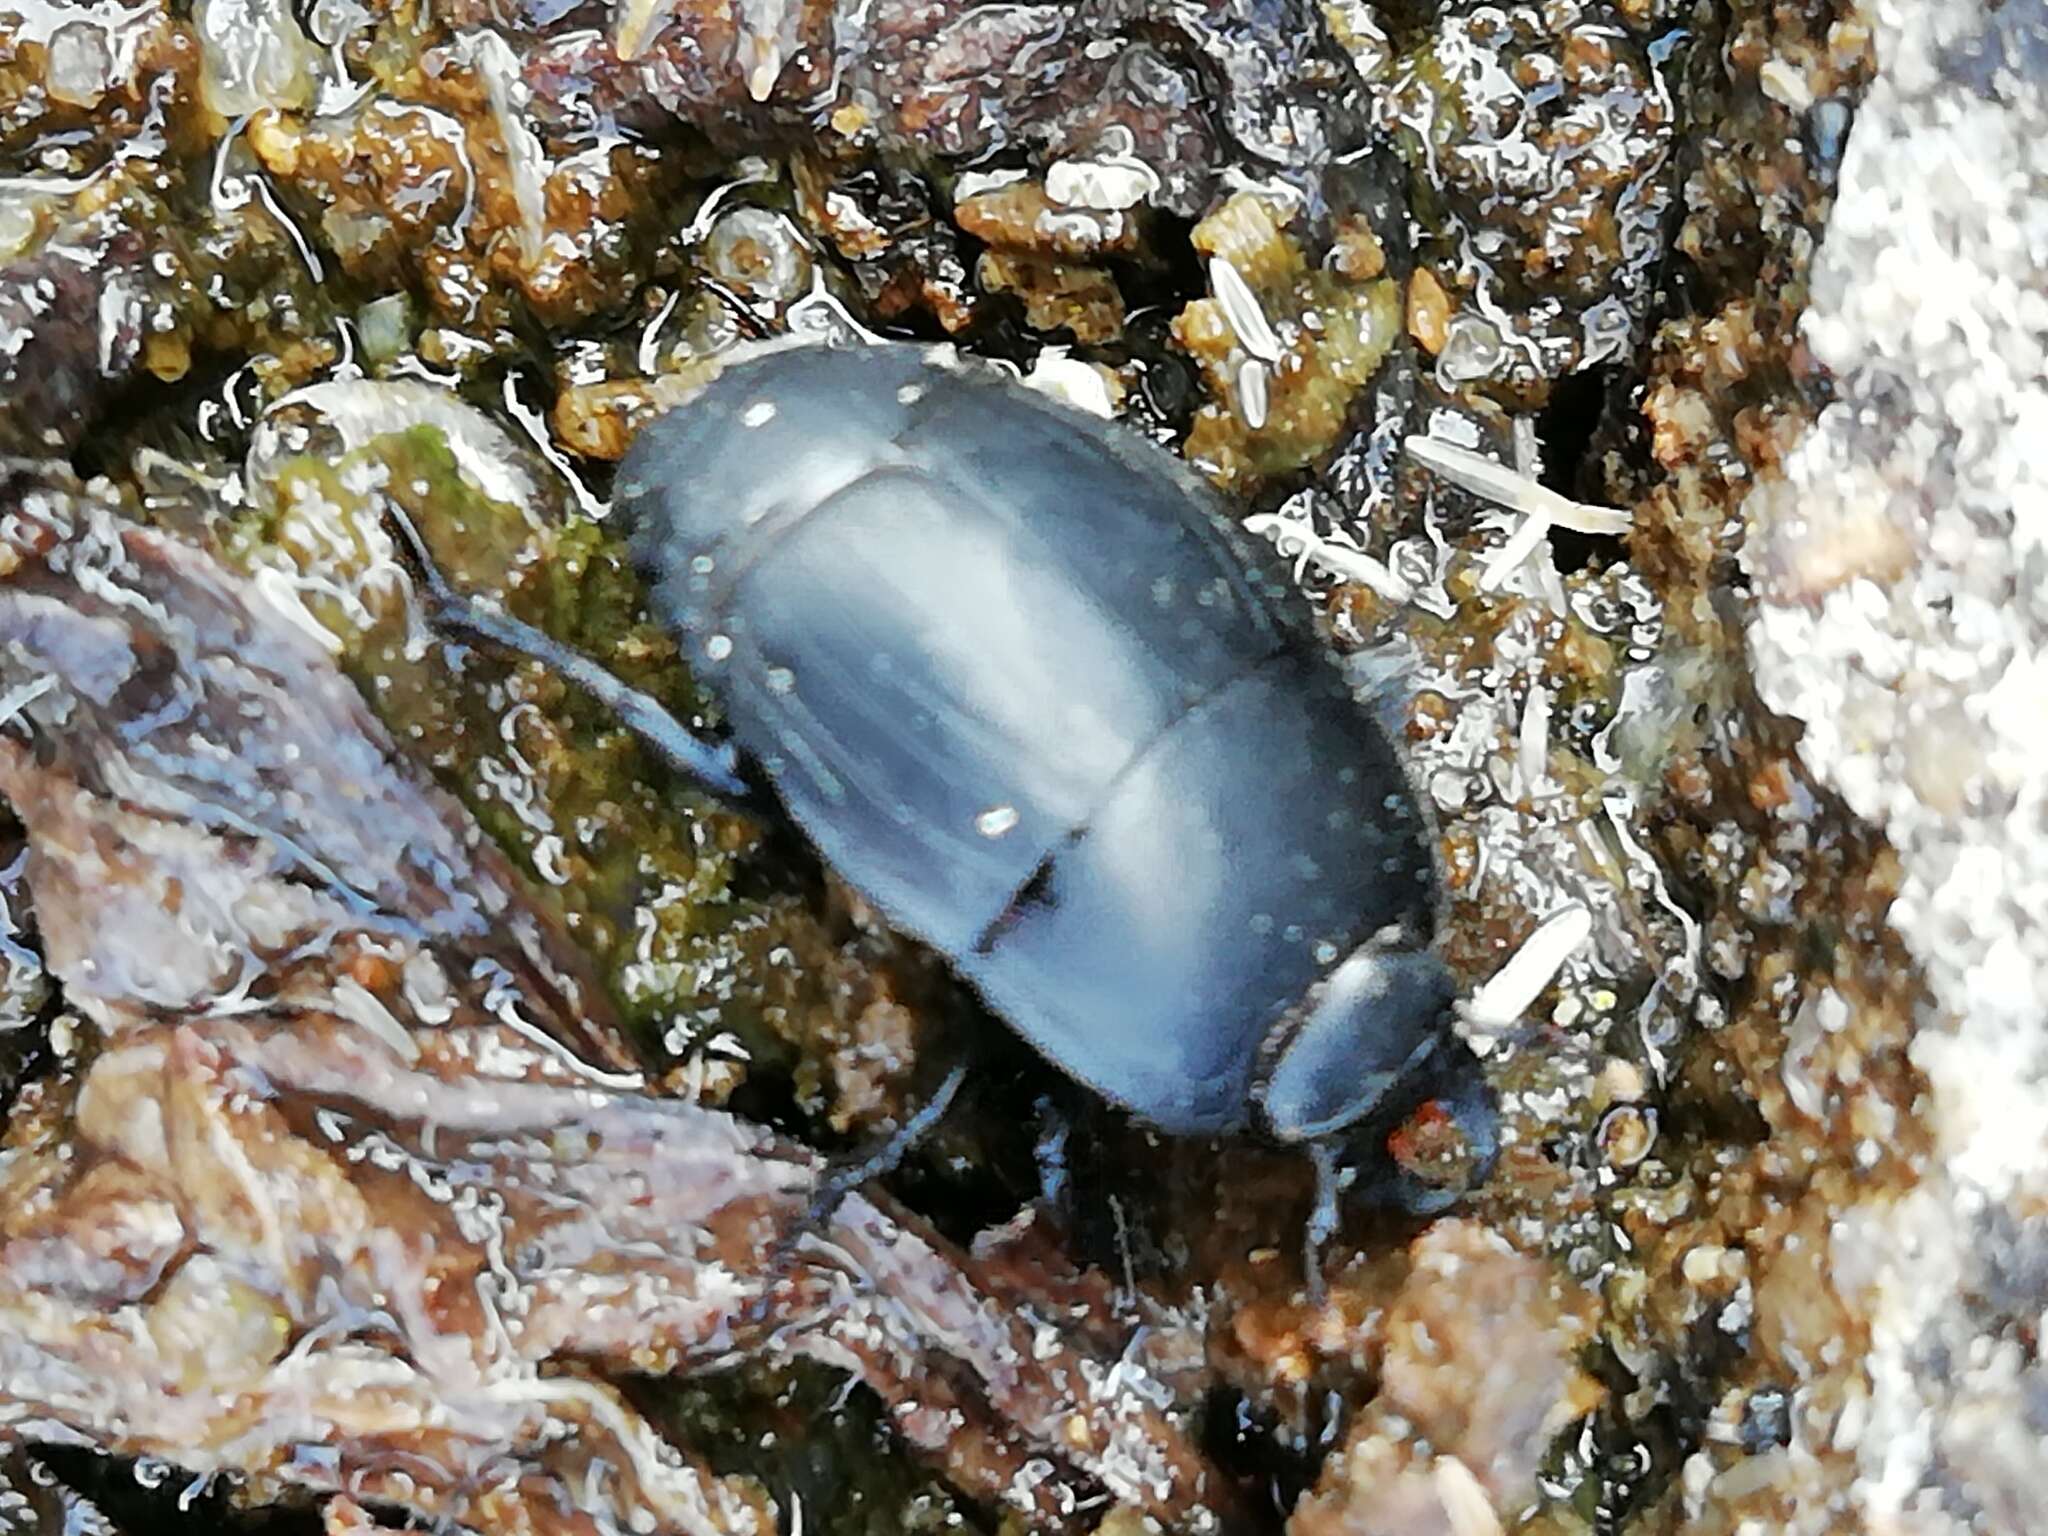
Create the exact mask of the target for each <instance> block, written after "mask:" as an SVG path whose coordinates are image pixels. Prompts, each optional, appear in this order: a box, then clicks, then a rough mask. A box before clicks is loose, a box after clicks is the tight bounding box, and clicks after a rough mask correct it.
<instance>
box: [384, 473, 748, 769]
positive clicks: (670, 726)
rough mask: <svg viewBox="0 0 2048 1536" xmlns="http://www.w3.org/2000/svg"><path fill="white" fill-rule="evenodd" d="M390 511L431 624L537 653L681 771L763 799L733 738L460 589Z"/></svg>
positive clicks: (402, 518) (519, 652) (414, 531)
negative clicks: (698, 729) (694, 725)
mask: <svg viewBox="0 0 2048 1536" xmlns="http://www.w3.org/2000/svg"><path fill="white" fill-rule="evenodd" d="M385 516H386V518H387V520H388V521H389V522H390V524H391V526H392V527H393V528H394V529H395V530H396V531H397V534H398V538H397V541H396V542H397V543H398V546H399V548H400V549H401V550H402V551H403V552H404V554H405V555H406V557H407V563H408V564H409V565H410V566H411V567H412V569H413V571H414V574H415V576H416V578H417V580H418V583H419V586H420V588H421V590H422V591H423V592H424V593H425V598H426V608H427V622H428V623H429V624H430V625H432V626H433V627H434V628H435V629H453V630H458V631H460V632H462V633H463V634H467V635H471V636H474V637H475V638H477V639H480V640H485V641H488V642H489V643H490V644H491V645H492V646H494V647H496V648H497V649H499V650H502V651H508V652H510V653H511V654H513V655H515V656H527V657H531V658H532V659H533V660H535V661H538V662H540V663H541V664H542V665H544V666H546V667H548V668H550V669H552V670H553V671H556V672H559V673H560V674H561V675H562V676H563V677H565V678H567V679H568V680H569V681H570V682H572V683H574V684H575V685H576V686H577V687H579V688H581V689H582V690H583V691H584V692H585V693H588V694H589V695H591V697H593V698H595V699H596V700H597V701H598V702H599V703H600V704H602V705H604V706H605V707H606V708H607V709H609V710H610V711H611V712H612V713H613V714H615V715H617V716H618V717H619V723H620V724H622V725H624V726H625V727H626V728H627V729H629V730H630V731H632V732H633V734H634V735H636V736H638V737H639V738H640V740H641V741H642V742H644V743H645V744H646V745H647V747H648V748H649V749H650V750H651V751H652V752H653V753H654V754H655V755H656V756H657V757H659V758H661V759H662V761H663V762H665V763H667V764H668V765H669V767H671V768H673V769H674V770H675V771H676V772H677V773H680V774H682V775H683V776H684V777H685V778H688V779H693V780H695V781H696V782H697V783H698V784H700V785H702V786H703V787H704V788H705V789H708V790H710V791H711V792H712V793H713V794H717V795H721V796H723V797H725V798H726V799H728V800H732V801H736V802H740V803H742V804H746V803H750V802H753V801H755V800H756V799H757V796H756V793H755V789H754V786H753V785H752V784H750V783H748V782H747V780H746V779H745V777H743V776H742V775H741V773H740V767H739V753H738V751H737V750H736V749H735V748H734V747H733V745H732V743H731V742H713V741H707V740H705V739H704V738H703V737H701V736H699V735H697V734H696V733H695V732H693V731H692V730H691V729H690V728H689V727H688V726H686V725H684V724H683V723H682V721H680V720H678V719H677V718H676V717H675V716H674V715H672V714H670V713H669V711H668V710H667V709H666V708H665V707H664V706H663V705H662V703H661V701H660V700H659V699H656V698H655V697H654V696H653V695H652V694H646V693H642V692H641V691H640V690H639V689H638V688H634V687H632V686H630V685H628V684H626V683H622V682H620V681H619V680H618V679H617V678H616V677H613V676H612V675H611V673H609V672H607V671H606V670H605V669H604V668H603V667H601V666H599V665H598V664H597V663H596V662H594V661H592V660H591V659H590V658H589V657H588V656H585V655H583V654H582V653H581V652H578V651H574V650H571V649H570V648H569V647H568V646H566V645H563V644H562V643H561V642H560V641H559V640H556V639H555V638H554V637H553V636H551V635H548V634H544V633H543V632H542V631H540V630H538V629H535V628H534V627H533V626H532V625H531V624H527V623H523V622H521V621H520V620H518V619H515V618H513V617H512V616H511V615H510V614H509V613H505V612H503V611H501V610H499V609H496V608H491V607H487V606H486V605H485V604H484V603H482V602H481V601H479V600H478V599H476V598H473V597H469V596H466V595H464V594H463V593H460V592H457V591H456V590H455V589H454V588H453V587H451V586H449V585H448V579H447V578H446V577H445V576H443V575H442V574H441V571H440V567H438V566H437V565H435V563H434V558H433V555H432V554H431V553H430V552H429V551H428V549H427V544H426V540H425V539H423V538H421V537H420V531H419V529H418V528H416V527H415V526H413V521H412V519H411V518H409V517H407V516H406V515H405V513H404V512H403V511H401V510H400V509H399V508H397V507H395V506H387V508H386V509H385Z"/></svg>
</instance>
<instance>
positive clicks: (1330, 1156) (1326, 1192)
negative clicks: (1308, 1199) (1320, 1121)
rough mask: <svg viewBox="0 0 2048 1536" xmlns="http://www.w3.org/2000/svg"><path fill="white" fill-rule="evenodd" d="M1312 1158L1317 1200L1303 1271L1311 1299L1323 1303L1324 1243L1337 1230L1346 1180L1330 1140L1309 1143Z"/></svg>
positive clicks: (1306, 1233) (1306, 1234)
mask: <svg viewBox="0 0 2048 1536" xmlns="http://www.w3.org/2000/svg"><path fill="white" fill-rule="evenodd" d="M1308 1157H1309V1161H1310V1162H1311V1163H1312V1164H1314V1165H1315V1170H1316V1203H1315V1206H1314V1208H1313V1209H1311V1210H1310V1211H1309V1215H1308V1225H1307V1227H1306V1228H1304V1229H1303V1231H1302V1235H1301V1272H1302V1276H1303V1278H1304V1279H1306V1281H1307V1282H1308V1299H1309V1301H1310V1302H1311V1303H1312V1304H1313V1305H1315V1306H1321V1305H1322V1304H1323V1297H1324V1295H1325V1287H1324V1284H1323V1244H1325V1243H1327V1242H1328V1241H1329V1240H1330V1239H1331V1238H1332V1237H1333V1236H1335V1235H1336V1231H1337V1197H1338V1195H1339V1194H1341V1193H1342V1192H1343V1187H1344V1186H1343V1181H1342V1180H1341V1179H1340V1178H1339V1177H1338V1175H1337V1148H1336V1147H1335V1146H1334V1145H1333V1144H1332V1143H1331V1142H1330V1141H1328V1140H1327V1139H1324V1140H1317V1141H1312V1142H1310V1143H1309V1144H1308Z"/></svg>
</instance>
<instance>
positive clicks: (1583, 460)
mask: <svg viewBox="0 0 2048 1536" xmlns="http://www.w3.org/2000/svg"><path fill="white" fill-rule="evenodd" d="M1618 375H1619V370H1617V369H1612V368H1589V369H1587V370H1585V371H1584V372H1581V373H1574V374H1570V375H1568V376H1566V377H1565V378H1563V379H1560V380H1559V381H1558V384H1557V387H1556V388H1555V389H1554V390H1552V391H1551V395H1550V403H1549V404H1548V405H1546V406H1544V407H1543V410H1542V412H1541V413H1540V414H1539V415H1538V416H1537V418H1536V432H1537V436H1538V437H1539V438H1540V439H1541V441H1542V444H1543V483H1544V484H1545V485H1546V486H1548V487H1549V488H1550V489H1551V490H1553V491H1556V492H1557V493H1558V494H1559V495H1561V496H1569V497H1571V499H1572V500H1574V501H1586V502H1592V503H1595V504H1601V503H1604V502H1605V501H1606V499H1607V498H1606V490H1605V487H1604V486H1603V485H1602V484H1601V476H1600V472H1599V462H1598V456H1597V455H1596V454H1595V452H1594V450H1593V445H1594V440H1595V438H1596V436H1597V435H1598V433H1599V431H1600V427H1601V423H1602V422H1603V421H1604V420H1605V418H1606V416H1607V409H1608V401H1609V399H1610V398H1611V392H1612V390H1613V388H1614V385H1615V382H1616V379H1617V377H1618ZM1550 551H1551V558H1552V559H1553V560H1554V561H1556V563H1557V568H1558V570H1559V571H1561V572H1564V573H1566V574H1570V573H1571V572H1573V571H1578V570H1583V569H1585V568H1586V567H1587V566H1588V565H1591V564H1592V563H1594V561H1596V560H1605V559H1611V558H1614V557H1615V556H1616V555H1618V553H1619V546H1618V544H1617V543H1616V542H1615V540H1613V539H1611V538H1604V537H1601V536H1599V535H1596V534H1588V533H1579V532H1577V531H1576V530H1574V529H1570V528H1553V529H1551V532H1550Z"/></svg>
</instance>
